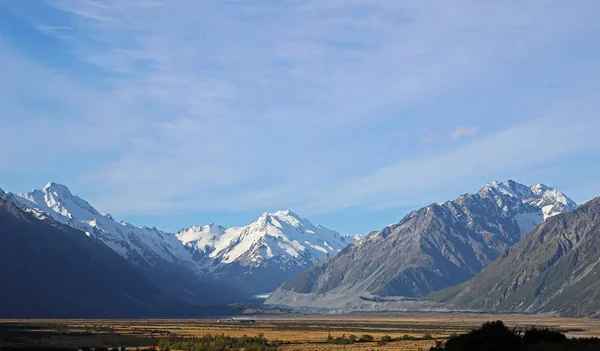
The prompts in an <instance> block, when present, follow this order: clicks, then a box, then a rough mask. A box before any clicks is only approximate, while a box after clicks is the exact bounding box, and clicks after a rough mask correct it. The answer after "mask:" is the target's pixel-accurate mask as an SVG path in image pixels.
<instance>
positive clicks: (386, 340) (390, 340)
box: [381, 335, 392, 342]
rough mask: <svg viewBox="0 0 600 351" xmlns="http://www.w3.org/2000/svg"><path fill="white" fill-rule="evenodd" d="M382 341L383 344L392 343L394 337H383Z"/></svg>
mask: <svg viewBox="0 0 600 351" xmlns="http://www.w3.org/2000/svg"><path fill="white" fill-rule="evenodd" d="M381 341H383V342H392V337H391V336H389V335H384V336H382V337H381Z"/></svg>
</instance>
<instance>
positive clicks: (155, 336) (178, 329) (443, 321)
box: [0, 313, 600, 351]
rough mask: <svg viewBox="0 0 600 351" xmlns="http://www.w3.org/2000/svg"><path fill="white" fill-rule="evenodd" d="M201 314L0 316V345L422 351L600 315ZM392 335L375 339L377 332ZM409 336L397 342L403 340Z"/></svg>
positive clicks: (598, 330) (598, 331)
mask: <svg viewBox="0 0 600 351" xmlns="http://www.w3.org/2000/svg"><path fill="white" fill-rule="evenodd" d="M241 318H242V319H241V320H233V321H232V320H231V319H229V318H222V319H220V320H217V319H210V320H209V319H206V320H204V319H203V320H170V319H169V320H167V319H165V320H2V321H0V347H2V346H21V347H33V346H53V347H64V348H79V347H82V346H89V347H109V348H112V347H116V346H127V347H128V348H129V349H130V350H132V349H134V350H135V349H137V348H140V349H145V348H150V347H152V346H156V345H157V344H158V342H159V340H160V339H162V338H168V337H173V336H200V335H204V334H208V333H210V334H225V335H229V336H233V337H239V336H242V335H248V336H256V335H259V334H260V333H262V334H264V336H265V337H266V338H267V339H269V340H279V341H281V342H282V345H281V346H280V347H279V349H280V350H282V351H288V350H289V351H293V350H302V351H309V350H342V349H343V350H353V351H360V350H374V349H377V350H392V349H393V350H428V349H429V347H430V346H433V345H434V343H435V341H434V340H424V339H429V335H430V336H431V337H432V338H433V339H438V340H439V339H445V338H447V337H448V336H449V335H450V334H453V333H464V332H467V331H470V330H471V329H473V328H475V327H478V326H480V325H481V324H482V323H483V322H485V321H490V320H503V321H504V322H505V323H506V324H507V325H508V326H510V327H517V328H525V327H528V326H542V327H551V328H555V329H558V330H560V331H562V332H564V333H566V334H567V335H568V336H581V337H583V336H587V337H589V336H600V320H597V319H573V318H554V317H546V316H527V315H491V314H455V313H451V314H433V313H425V314H423V313H389V314H376V315H374V314H352V315H335V316H324V315H318V316H307V315H282V316H244V317H241ZM330 334H331V336H332V337H333V338H336V337H340V336H342V335H345V336H346V337H349V336H350V335H355V336H357V337H360V336H362V335H364V334H369V335H371V336H373V338H374V341H373V342H364V343H355V344H352V345H334V344H328V343H326V341H327V338H328V336H329V335H330ZM386 335H388V336H390V337H392V338H394V339H395V340H394V341H392V342H389V343H387V344H385V345H381V344H378V343H377V341H378V340H381V338H382V337H383V336H386ZM405 335H408V336H409V337H412V339H415V340H401V339H402V338H403V337H404V339H409V337H406V336H405Z"/></svg>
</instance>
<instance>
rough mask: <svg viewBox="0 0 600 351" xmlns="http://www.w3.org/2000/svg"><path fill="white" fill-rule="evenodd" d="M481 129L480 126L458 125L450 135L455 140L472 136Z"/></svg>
mask: <svg viewBox="0 0 600 351" xmlns="http://www.w3.org/2000/svg"><path fill="white" fill-rule="evenodd" d="M478 131H479V128H478V127H466V126H458V127H456V129H455V130H454V131H453V132H452V134H451V135H450V138H452V139H453V140H457V139H461V138H472V137H474V136H475V134H477V132H478Z"/></svg>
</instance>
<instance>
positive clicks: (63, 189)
mask: <svg viewBox="0 0 600 351" xmlns="http://www.w3.org/2000/svg"><path fill="white" fill-rule="evenodd" d="M42 191H43V192H45V193H49V192H52V193H56V194H58V195H60V196H73V194H72V193H71V190H69V188H68V187H67V186H66V185H62V184H59V183H54V182H49V183H48V184H46V186H45V187H44V189H43V190H42Z"/></svg>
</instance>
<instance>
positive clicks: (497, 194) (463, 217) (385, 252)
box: [266, 181, 577, 310]
mask: <svg viewBox="0 0 600 351" xmlns="http://www.w3.org/2000/svg"><path fill="white" fill-rule="evenodd" d="M576 207H577V205H576V204H575V203H574V202H573V201H572V200H570V199H569V198H568V197H566V196H565V195H564V194H562V193H561V192H559V191H557V190H555V189H553V188H551V187H549V186H547V185H543V184H536V185H534V186H530V187H529V186H525V185H522V184H519V183H516V182H514V181H506V182H501V183H499V182H492V183H489V184H487V185H485V186H484V187H483V188H482V189H481V190H480V191H479V192H478V193H476V194H464V195H461V196H460V197H459V198H457V199H456V200H453V201H447V202H442V203H434V204H431V205H429V206H426V207H424V208H422V209H420V210H417V211H413V212H411V213H409V214H408V215H406V216H405V217H404V218H403V219H402V220H401V221H400V222H398V223H397V224H393V225H390V226H388V227H386V228H383V229H382V230H380V231H376V232H373V233H371V234H369V235H367V236H366V237H364V238H362V239H360V240H358V241H356V242H354V243H352V244H350V245H349V246H347V247H346V248H345V249H344V250H342V251H341V252H340V253H338V254H336V255H334V256H332V257H330V258H328V259H326V260H324V261H322V262H320V263H318V264H317V265H315V266H313V267H312V268H310V269H308V270H306V271H304V272H302V273H300V274H298V275H296V276H295V277H294V278H292V279H290V280H289V281H287V282H285V283H284V284H283V285H282V286H281V287H279V288H278V289H277V290H276V291H275V292H274V293H273V294H272V295H271V296H270V297H269V298H268V300H267V301H266V303H267V304H270V305H284V306H292V307H313V308H324V307H327V308H345V309H346V310H352V309H353V308H367V309H368V308H372V307H371V305H372V304H365V303H364V301H377V300H378V299H379V300H380V301H381V300H384V301H390V300H391V298H392V297H394V298H395V299H397V300H411V299H415V298H420V297H423V296H426V295H427V294H429V293H431V292H433V291H436V290H440V289H443V288H445V287H449V286H453V285H457V284H460V283H463V282H465V281H467V280H469V279H470V278H472V277H474V276H475V275H477V274H478V273H479V272H480V271H481V270H482V269H483V268H484V267H485V266H487V265H488V264H490V263H491V262H492V261H494V260H495V259H496V258H498V257H499V256H500V255H501V254H502V253H503V252H505V251H506V250H507V249H508V248H510V247H511V246H513V245H515V244H516V243H517V242H519V241H520V240H521V238H522V237H523V236H524V235H525V234H526V233H527V232H529V231H530V230H531V229H533V228H534V227H535V226H536V225H538V224H539V223H541V222H543V221H544V220H545V219H547V218H550V217H552V216H555V215H557V214H560V213H562V212H568V211H571V210H573V209H575V208H576ZM357 306H358V307H357ZM388 307H390V306H388ZM390 308H391V307H390Z"/></svg>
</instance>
